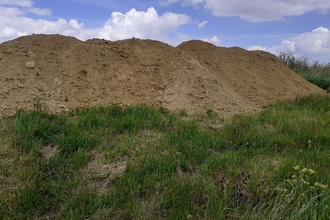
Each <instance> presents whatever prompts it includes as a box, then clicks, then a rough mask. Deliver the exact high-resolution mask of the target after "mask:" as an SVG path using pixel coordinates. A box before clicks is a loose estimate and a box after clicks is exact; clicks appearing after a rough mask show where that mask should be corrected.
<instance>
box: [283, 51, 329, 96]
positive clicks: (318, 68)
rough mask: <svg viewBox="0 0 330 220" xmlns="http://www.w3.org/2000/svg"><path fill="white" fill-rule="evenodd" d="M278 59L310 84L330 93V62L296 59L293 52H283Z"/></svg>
mask: <svg viewBox="0 0 330 220" xmlns="http://www.w3.org/2000/svg"><path fill="white" fill-rule="evenodd" d="M278 58H279V59H280V60H281V61H282V62H283V63H284V64H285V65H287V66H288V67H289V68H290V69H291V70H293V71H295V72H297V73H298V74H300V75H302V76H303V77H304V78H306V80H308V81H309V82H311V83H313V84H315V85H317V86H318V87H320V88H322V89H324V90H326V91H327V92H330V60H329V61H328V62H319V61H309V60H308V59H307V58H304V57H301V58H297V57H295V56H294V53H293V52H292V51H286V52H281V53H280V54H279V56H278Z"/></svg>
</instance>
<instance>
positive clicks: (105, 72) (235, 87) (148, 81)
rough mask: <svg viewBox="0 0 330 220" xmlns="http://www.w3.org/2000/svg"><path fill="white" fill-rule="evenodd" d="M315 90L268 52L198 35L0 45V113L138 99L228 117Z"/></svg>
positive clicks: (57, 38) (30, 39)
mask: <svg viewBox="0 0 330 220" xmlns="http://www.w3.org/2000/svg"><path fill="white" fill-rule="evenodd" d="M321 92H324V91H323V90H321V89H319V88H318V87H316V86H314V85H312V84H310V83H308V82H307V81H306V80H305V79H304V78H302V77H301V76H299V75H298V74H296V73H294V72H292V71H291V70H290V69H288V68H287V67H286V66H285V65H284V64H283V63H282V62H281V61H280V60H278V59H277V57H276V56H274V55H272V54H270V53H267V52H262V51H246V50H244V49H241V48H238V47H233V48H223V47H216V46H214V45H212V44H209V43H205V42H202V41H188V42H185V43H182V44H181V45H179V46H177V47H172V46H169V45H167V44H165V43H161V42H158V41H152V40H140V39H134V38H133V39H129V40H122V41H116V42H111V41H106V40H100V39H91V40H87V41H85V42H83V41H80V40H77V39H76V38H72V37H65V36H61V35H30V36H24V37H19V38H17V39H15V40H12V41H8V42H4V43H2V44H0V116H4V115H11V114H13V113H14V112H15V111H16V110H17V109H19V108H23V109H33V107H34V104H36V103H41V104H42V105H44V106H46V107H47V109H48V110H49V111H50V112H54V113H57V112H62V111H68V110H73V109H75V108H78V107H93V106H99V105H103V106H104V105H109V104H114V103H118V104H121V105H124V106H128V105H135V104H139V103H146V104H150V105H156V106H163V107H165V108H168V109H171V110H175V109H185V110H186V111H187V112H188V113H198V112H200V113H205V112H206V110H208V109H212V110H213V111H215V112H217V113H219V114H221V115H223V116H224V117H230V116H232V115H234V114H237V113H253V112H257V111H260V110H261V109H262V108H263V107H264V106H267V105H269V104H273V103H277V102H280V101H284V100H292V99H295V98H296V97H301V96H306V95H309V94H311V93H321Z"/></svg>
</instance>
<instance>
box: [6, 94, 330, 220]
mask: <svg viewBox="0 0 330 220" xmlns="http://www.w3.org/2000/svg"><path fill="white" fill-rule="evenodd" d="M329 114H330V97H329V96H328V95H317V96H309V97H306V98H300V99H297V100H295V101H293V102H285V103H281V104H278V105H274V106H270V107H268V108H267V109H265V110H264V111H263V112H261V113H260V114H258V115H253V116H239V115H238V116H235V117H234V118H232V119H230V120H228V121H223V119H222V118H220V117H218V116H216V115H215V114H206V115H205V116H193V117H189V119H188V120H187V117H186V116H182V113H173V112H169V111H167V110H165V109H162V108H159V109H156V108H152V107H149V106H135V107H129V108H121V107H119V106H111V107H100V108H92V109H78V110H76V111H75V112H72V113H68V114H61V115H51V114H47V113H45V112H43V110H40V109H39V110H37V111H22V110H20V111H18V112H17V113H16V114H15V115H14V116H12V117H9V118H5V119H1V120H0V134H1V135H0V143H1V144H2V145H1V151H0V153H1V154H0V178H1V179H0V180H1V189H2V190H1V192H0V193H1V196H0V216H1V218H2V219H38V218H39V219H46V218H50V219H328V218H329V215H330V208H329V207H330V206H329V205H330V200H329V190H328V188H327V185H328V184H329V181H330V176H329V175H328V168H329V167H330V157H329V156H328V155H330V149H329V146H330V138H329V135H328V134H329V133H330V127H329V126H328V125H329V124H330V115H329ZM182 117H183V118H182ZM210 120H211V121H212V122H213V123H214V124H216V125H219V124H220V123H221V124H223V126H216V127H212V126H205V124H207V125H209V123H210ZM203 123H205V124H203ZM45 149H47V150H48V151H54V152H55V153H54V154H52V155H51V156H49V155H48V156H47V154H45ZM297 166H300V168H299V169H295V168H297ZM303 168H306V170H308V172H309V170H313V171H315V173H314V172H311V171H310V172H311V173H313V174H311V173H304V172H307V171H306V170H304V171H303ZM295 176H296V177H300V178H295ZM295 179H296V180H295ZM303 180H304V181H303ZM306 182H309V183H308V184H307V183H306Z"/></svg>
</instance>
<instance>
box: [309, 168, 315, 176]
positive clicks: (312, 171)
mask: <svg viewBox="0 0 330 220" xmlns="http://www.w3.org/2000/svg"><path fill="white" fill-rule="evenodd" d="M308 172H309V174H311V175H313V174H315V173H316V172H315V171H314V170H312V169H308Z"/></svg>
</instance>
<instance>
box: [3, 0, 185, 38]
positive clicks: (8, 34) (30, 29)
mask: <svg viewBox="0 0 330 220" xmlns="http://www.w3.org/2000/svg"><path fill="white" fill-rule="evenodd" d="M28 13H33V14H35V15H38V16H45V15H50V13H51V11H50V10H49V9H40V8H35V7H33V2H32V1H31V0H0V20H1V23H0V42H3V41H6V40H10V39H13V38H16V37H19V36H22V35H29V34H33V33H35V34H38V33H43V34H63V35H67V36H74V37H77V38H78V39H81V40H86V39H89V38H104V39H108V40H119V39H125V38H132V37H137V38H150V39H157V40H163V41H168V35H169V34H170V33H171V32H173V31H175V30H176V29H178V28H179V27H180V26H181V25H185V24H188V23H189V22H190V17H189V16H187V15H184V14H176V13H171V12H166V13H164V14H163V15H158V13H157V11H156V9H154V8H153V7H150V8H148V10H147V11H137V10H135V9H134V8H133V9H131V10H130V11H128V12H126V13H121V12H112V14H111V16H110V18H109V20H108V21H106V22H105V23H104V26H103V27H100V28H85V27H84V24H83V23H80V22H78V21H77V20H74V19H72V20H69V21H67V20H66V19H64V18H59V19H58V20H57V21H51V20H47V19H32V18H29V17H28Z"/></svg>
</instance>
